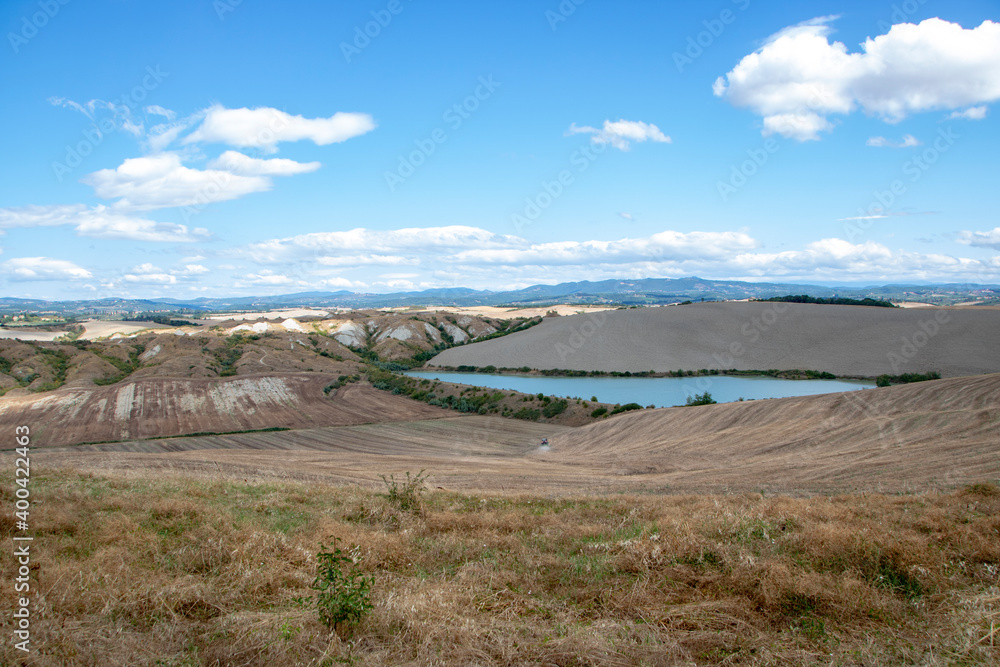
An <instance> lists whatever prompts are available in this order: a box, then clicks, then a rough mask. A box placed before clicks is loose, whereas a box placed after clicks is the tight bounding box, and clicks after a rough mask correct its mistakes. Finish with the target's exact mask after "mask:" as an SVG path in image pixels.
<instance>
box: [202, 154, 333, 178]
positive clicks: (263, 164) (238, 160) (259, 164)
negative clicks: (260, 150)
mask: <svg viewBox="0 0 1000 667" xmlns="http://www.w3.org/2000/svg"><path fill="white" fill-rule="evenodd" d="M208 166H209V167H213V168H216V169H222V170H224V171H228V172H229V173H231V174H239V175H241V176H293V175H295V174H306V173H309V172H310V171H316V170H317V169H319V168H320V167H321V166H322V165H321V164H320V163H319V162H296V161H295V160H287V159H284V158H274V159H271V160H262V159H260V158H253V157H250V156H249V155H244V154H243V153H240V152H237V151H226V152H225V153H223V154H222V155H220V156H219V157H217V158H215V159H214V160H212V161H211V162H209V163H208Z"/></svg>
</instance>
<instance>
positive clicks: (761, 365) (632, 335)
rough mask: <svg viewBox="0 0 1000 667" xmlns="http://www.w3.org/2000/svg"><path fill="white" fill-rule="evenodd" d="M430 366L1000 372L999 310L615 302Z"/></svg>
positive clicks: (461, 350)
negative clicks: (634, 305) (615, 306)
mask: <svg viewBox="0 0 1000 667" xmlns="http://www.w3.org/2000/svg"><path fill="white" fill-rule="evenodd" d="M428 365H433V366H451V367H455V366H460V365H470V366H479V367H483V366H488V365H493V366H496V367H498V368H502V367H507V368H517V367H521V366H529V367H531V368H536V369H552V368H559V369H569V370H584V371H590V370H600V371H620V372H625V371H629V372H641V371H649V370H654V371H657V372H666V371H672V370H678V369H680V370H699V369H703V368H704V369H709V370H712V369H715V370H725V369H737V370H767V369H777V370H790V369H802V370H815V371H826V372H829V373H834V374H835V375H846V376H864V377H874V376H877V375H881V374H883V373H885V374H890V375H899V374H902V373H922V372H927V371H937V372H939V373H941V374H942V375H943V376H945V377H957V376H964V375H978V374H982V373H996V372H1000V310H998V309H994V308H975V307H968V308H908V309H904V308H876V307H865V306H826V305H814V304H794V303H762V302H750V303H696V304H690V305H684V306H671V307H662V308H638V309H628V310H616V311H611V312H607V313H596V314H588V315H575V316H571V317H553V318H546V319H545V321H544V322H543V323H542V324H541V325H539V326H537V327H533V328H531V329H529V330H527V331H524V332H520V333H516V334H512V335H510V336H506V337H503V338H498V339H494V340H489V341H484V342H480V343H475V344H472V345H465V346H463V347H457V348H452V349H449V350H445V351H444V352H442V353H440V354H439V355H437V356H436V357H434V358H433V359H432V360H431V361H430V362H428Z"/></svg>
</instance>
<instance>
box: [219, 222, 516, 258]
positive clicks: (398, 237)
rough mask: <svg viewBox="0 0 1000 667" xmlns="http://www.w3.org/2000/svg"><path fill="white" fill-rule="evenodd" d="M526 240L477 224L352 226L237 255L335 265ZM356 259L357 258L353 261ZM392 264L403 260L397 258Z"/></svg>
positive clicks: (254, 247) (257, 245)
mask: <svg viewBox="0 0 1000 667" xmlns="http://www.w3.org/2000/svg"><path fill="white" fill-rule="evenodd" d="M517 243H522V244H523V243H526V241H524V239H519V238H518V237H514V236H505V235H500V234H494V233H492V232H489V231H486V230H485V229H479V228H477V227H465V226H461V225H454V226H449V227H425V228H419V227H415V228H407V229H391V230H376V229H363V228H358V229H352V230H349V231H345V232H315V233H312V234H302V235H300V236H293V237H289V238H283V239H273V240H270V241H264V242H262V243H255V244H252V245H249V246H245V247H244V248H240V249H237V250H235V251H234V252H235V253H236V254H239V255H242V256H245V257H248V258H250V259H252V260H254V261H257V262H286V261H293V260H298V259H302V258H306V259H318V258H322V257H326V258H329V259H325V260H324V263H325V264H326V265H328V266H331V265H333V264H334V262H336V261H337V260H336V259H333V258H343V257H352V258H353V257H356V256H358V252H359V251H360V252H361V253H363V255H362V256H363V257H372V256H377V255H396V256H400V257H410V258H416V259H418V260H419V259H420V258H421V257H422V256H423V255H425V254H430V255H437V254H444V255H449V254H453V253H454V252H455V251H458V250H462V249H467V248H489V247H508V246H510V245H511V244H517ZM351 261H354V260H351ZM392 263H400V262H398V261H397V260H393V262H392Z"/></svg>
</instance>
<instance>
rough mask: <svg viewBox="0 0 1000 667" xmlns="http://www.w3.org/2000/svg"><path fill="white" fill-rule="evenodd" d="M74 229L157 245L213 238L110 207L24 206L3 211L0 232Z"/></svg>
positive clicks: (91, 235) (199, 230)
mask: <svg viewBox="0 0 1000 667" xmlns="http://www.w3.org/2000/svg"><path fill="white" fill-rule="evenodd" d="M63 225H66V226H72V227H74V228H75V229H76V233H77V234H78V235H80V236H86V237H89V238H98V239H123V240H130V241H149V242H154V243H159V242H162V243H191V242H193V241H204V240H207V239H209V238H211V234H209V233H208V230H206V229H203V228H200V227H198V228H195V229H193V230H190V229H188V227H187V226H185V225H178V224H174V223H172V222H156V221H154V220H147V219H145V218H139V217H135V216H130V215H127V214H124V213H120V212H118V211H115V210H113V209H110V208H108V207H106V206H94V207H89V206H86V205H84V204H69V205H53V206H24V207H20V208H3V209H0V229H10V228H14V227H54V226H63Z"/></svg>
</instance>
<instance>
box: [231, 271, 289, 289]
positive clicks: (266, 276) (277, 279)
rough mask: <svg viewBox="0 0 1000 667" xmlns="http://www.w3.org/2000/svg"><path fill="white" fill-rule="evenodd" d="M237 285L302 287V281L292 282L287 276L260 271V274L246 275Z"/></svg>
mask: <svg viewBox="0 0 1000 667" xmlns="http://www.w3.org/2000/svg"><path fill="white" fill-rule="evenodd" d="M237 284H239V285H264V286H287V285H304V284H305V283H303V282H302V281H297V280H294V279H293V278H290V277H289V276H286V275H282V274H279V273H274V272H273V271H261V272H260V273H250V274H247V275H246V276H245V277H244V278H243V279H242V280H240V281H239V282H238V283H237Z"/></svg>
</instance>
